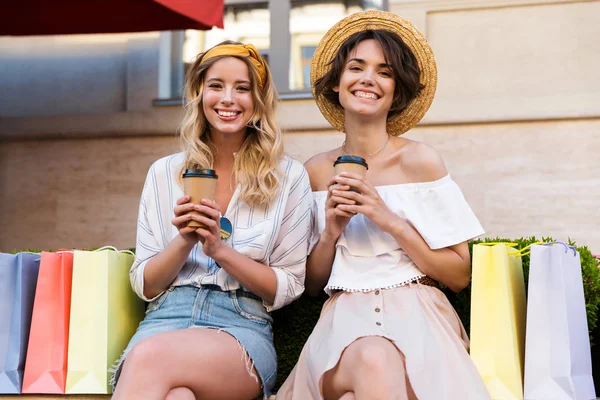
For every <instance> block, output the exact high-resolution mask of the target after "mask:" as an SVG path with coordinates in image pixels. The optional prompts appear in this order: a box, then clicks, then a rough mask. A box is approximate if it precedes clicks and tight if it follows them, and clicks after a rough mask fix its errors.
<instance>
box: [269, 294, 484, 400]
mask: <svg viewBox="0 0 600 400" xmlns="http://www.w3.org/2000/svg"><path fill="white" fill-rule="evenodd" d="M365 336H381V337H384V338H387V339H389V340H390V341H391V342H392V343H394V345H395V346H396V347H397V348H398V350H399V351H400V352H402V354H404V357H405V363H406V372H407V375H408V379H409V380H410V384H411V386H412V388H413V390H414V392H415V395H416V396H417V398H419V399H423V400H429V399H431V400H444V399H448V400H455V399H474V400H479V399H489V398H490V397H489V394H488V391H487V389H486V387H485V384H484V383H483V380H482V379H481V376H480V375H479V372H478V371H477V369H476V367H475V364H473V361H472V360H471V358H470V356H469V353H468V350H469V339H468V337H467V334H466V332H465V329H464V327H463V325H462V323H461V321H460V319H459V318H458V315H457V314H456V311H455V310H454V308H453V307H452V305H451V304H450V302H448V299H447V298H446V296H445V295H444V294H443V293H442V292H441V291H440V290H438V289H436V288H433V287H430V286H425V285H421V284H418V283H417V284H409V285H406V286H401V287H397V288H393V289H382V290H374V291H371V292H367V293H362V292H337V293H335V294H334V295H333V296H332V297H331V298H330V299H329V300H327V302H326V303H325V304H324V305H323V310H322V311H321V316H320V318H319V321H318V322H317V325H316V326H315V328H314V330H313V332H312V334H311V335H310V337H309V338H308V341H307V342H306V344H305V345H304V348H303V349H302V353H301V354H300V358H299V360H298V363H297V364H296V366H295V367H294V369H293V370H292V372H291V373H290V376H288V378H287V379H286V381H285V382H284V384H283V385H282V386H281V388H280V389H279V391H278V392H277V400H311V399H312V400H320V399H323V394H322V382H321V378H322V376H323V374H324V373H325V372H327V371H328V370H330V369H332V368H333V367H335V366H336V364H337V363H338V361H339V360H340V357H341V355H342V352H343V351H344V349H345V348H346V347H347V346H348V345H350V344H351V343H352V342H354V341H355V340H356V339H358V338H361V337H365Z"/></svg>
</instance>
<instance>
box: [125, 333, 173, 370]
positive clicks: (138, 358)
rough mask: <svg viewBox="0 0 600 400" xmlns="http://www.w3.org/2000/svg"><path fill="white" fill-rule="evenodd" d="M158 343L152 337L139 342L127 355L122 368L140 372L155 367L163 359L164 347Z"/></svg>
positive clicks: (157, 340) (158, 341)
mask: <svg viewBox="0 0 600 400" xmlns="http://www.w3.org/2000/svg"><path fill="white" fill-rule="evenodd" d="M160 342H161V340H160V339H157V338H156V337H154V336H152V337H148V338H145V339H142V340H140V341H139V342H138V343H136V344H135V345H134V346H133V348H132V349H131V350H130V351H129V353H128V354H127V357H126V359H125V365H124V367H127V368H135V369H136V370H138V371H141V370H147V369H149V368H151V366H152V365H156V363H157V362H160V360H161V359H163V357H164V350H163V349H164V347H163V346H162V345H161V343H160Z"/></svg>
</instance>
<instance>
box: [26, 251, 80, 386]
mask: <svg viewBox="0 0 600 400" xmlns="http://www.w3.org/2000/svg"><path fill="white" fill-rule="evenodd" d="M72 277H73V252H70V251H62V252H61V251H59V252H56V253H48V252H42V259H41V263H40V272H39V275H38V281H37V290H36V294H35V300H34V303H33V315H32V317H31V331H30V333H29V347H28V351H27V358H26V361H25V374H24V378H23V390H22V393H58V394H62V393H65V384H66V380H67V350H68V345H69V317H70V310H71V280H72Z"/></svg>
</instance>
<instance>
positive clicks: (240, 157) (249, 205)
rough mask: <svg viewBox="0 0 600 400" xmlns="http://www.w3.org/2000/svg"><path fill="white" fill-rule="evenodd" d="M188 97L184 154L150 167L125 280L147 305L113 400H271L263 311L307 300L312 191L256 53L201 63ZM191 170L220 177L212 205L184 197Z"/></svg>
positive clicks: (272, 371) (271, 358)
mask: <svg viewBox="0 0 600 400" xmlns="http://www.w3.org/2000/svg"><path fill="white" fill-rule="evenodd" d="M185 95H186V99H187V104H186V106H185V118H184V120H183V123H182V126H181V143H182V147H183V152H181V153H178V154H174V155H171V156H168V157H165V158H162V159H160V160H158V161H157V162H155V163H154V164H153V165H152V167H151V168H150V171H149V173H148V176H147V178H146V183H145V186H144V190H143V193H142V198H141V202H140V210H139V219H138V237H137V247H136V260H135V262H134V264H133V267H132V269H131V272H130V275H131V283H132V286H133V288H134V290H135V291H136V292H137V294H138V295H139V296H140V297H141V298H142V299H144V300H146V301H148V302H149V303H150V304H149V305H148V309H147V315H146V318H145V319H144V320H143V321H142V322H141V324H140V326H139V328H138V330H137V332H136V334H135V335H134V337H133V338H132V340H131V342H130V344H129V346H128V347H127V349H126V350H125V352H124V354H123V357H122V358H121V360H120V362H119V364H118V365H117V367H116V369H115V370H116V373H115V378H114V383H115V384H116V383H117V381H118V384H116V390H115V395H114V398H115V399H127V400H131V399H144V400H148V399H161V400H162V399H165V398H167V399H169V400H173V399H236V400H237V399H253V398H257V397H264V398H266V397H267V396H268V395H269V394H270V392H271V389H272V388H273V385H274V383H275V378H276V356H275V350H274V347H273V342H272V333H271V322H272V320H271V317H270V315H269V312H270V311H271V310H275V309H278V308H280V307H282V306H284V305H286V304H288V303H290V302H291V301H293V300H294V299H296V298H298V297H299V296H300V295H301V293H302V292H303V290H304V275H305V262H306V257H307V253H308V247H309V239H310V235H309V232H310V227H311V218H312V217H311V216H312V212H313V211H312V204H313V200H312V196H311V192H310V183H309V180H308V176H307V173H306V170H305V169H304V168H303V166H302V165H301V164H300V163H298V162H296V161H293V160H292V159H290V158H289V157H286V156H284V155H283V149H282V138H281V132H280V131H279V129H278V127H277V125H276V123H275V105H276V101H277V94H276V91H275V87H274V85H273V81H272V78H271V75H270V72H269V68H268V67H267V65H266V64H265V62H264V60H263V59H262V57H261V56H260V55H259V54H258V52H257V51H256V49H255V48H254V46H252V45H243V44H239V43H234V42H224V43H222V44H220V45H217V46H215V47H213V48H212V49H210V50H208V51H207V52H206V53H204V54H201V55H200V56H199V57H198V59H197V61H196V62H195V63H194V64H193V65H192V66H191V68H190V70H189V72H188V74H187V78H186V85H185ZM191 168H194V169H198V168H200V169H207V168H208V169H212V170H214V171H216V174H217V175H218V181H217V182H218V183H217V189H216V195H215V199H214V201H212V200H208V199H202V201H201V202H200V203H198V204H193V203H191V202H190V197H189V196H184V192H183V188H182V184H181V181H182V179H181V176H182V173H183V171H185V170H186V169H191ZM191 211H197V212H200V213H203V214H204V215H200V214H198V213H190V212H191ZM192 220H193V221H196V222H199V223H202V224H204V225H205V226H206V228H195V227H188V226H187V224H188V223H189V222H190V221H192Z"/></svg>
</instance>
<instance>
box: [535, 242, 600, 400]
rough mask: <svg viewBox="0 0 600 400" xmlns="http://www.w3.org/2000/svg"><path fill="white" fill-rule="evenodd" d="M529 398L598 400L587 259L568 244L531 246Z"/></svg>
mask: <svg viewBox="0 0 600 400" xmlns="http://www.w3.org/2000/svg"><path fill="white" fill-rule="evenodd" d="M528 288H529V291H528V297H527V337H526V342H525V398H526V399H531V400H552V399H573V400H580V399H584V400H589V399H595V398H596V392H595V389H594V381H593V379H592V356H591V351H590V338H589V334H588V324H587V315H586V308H585V298H584V296H583V281H582V276H581V259H580V256H579V253H578V252H577V251H576V250H575V248H574V247H572V246H567V245H566V244H564V243H555V244H552V245H533V246H531V259H530V264H529V287H528Z"/></svg>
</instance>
